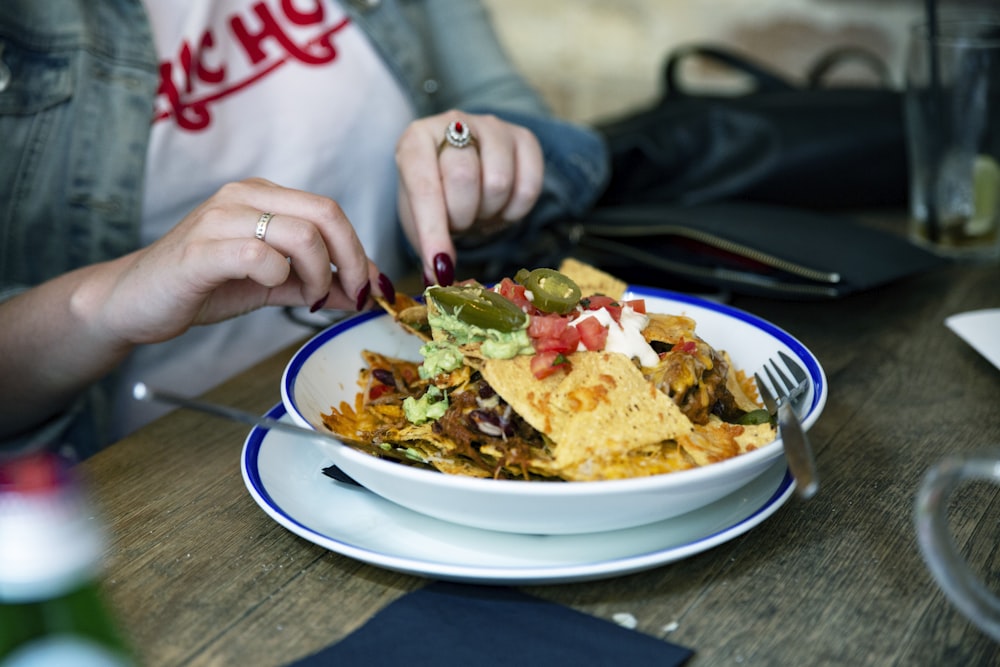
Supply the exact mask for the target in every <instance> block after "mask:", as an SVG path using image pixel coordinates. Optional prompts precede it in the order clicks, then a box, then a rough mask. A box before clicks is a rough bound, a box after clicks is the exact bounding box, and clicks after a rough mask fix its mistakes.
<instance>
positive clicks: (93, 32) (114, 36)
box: [0, 0, 608, 453]
mask: <svg viewBox="0 0 1000 667" xmlns="http://www.w3.org/2000/svg"><path fill="white" fill-rule="evenodd" d="M344 4H345V7H346V9H347V10H348V12H349V13H350V14H351V16H352V18H353V20H354V21H355V22H356V23H357V24H358V25H359V26H360V27H362V29H364V30H365V31H366V33H367V34H368V35H369V36H370V38H371V39H372V42H373V44H375V46H376V48H378V49H379V51H380V53H381V54H382V55H383V56H384V58H385V59H386V62H387V64H388V65H389V67H390V69H391V70H392V71H393V72H394V73H395V75H396V76H397V78H398V80H399V81H400V83H401V85H402V86H403V87H404V89H405V90H406V91H408V93H409V95H410V97H411V98H412V101H413V103H414V106H415V108H416V109H417V113H418V115H421V116H423V115H427V114H431V113H436V112H440V111H444V110H446V109H449V108H461V109H465V110H467V111H471V112H488V113H494V114H496V115H497V116H500V117H503V118H506V119H507V120H510V121H512V122H517V123H520V124H522V125H525V126H526V127H528V128H529V129H531V130H533V131H534V132H535V134H536V136H537V137H538V139H539V141H540V143H541V144H542V148H543V152H544V155H545V162H546V165H545V167H546V170H545V182H544V188H543V195H542V197H541V198H540V200H539V203H538V205H537V206H536V207H535V209H534V210H533V211H532V213H531V214H530V215H529V217H528V218H527V219H526V220H525V221H524V223H522V224H521V225H519V226H518V227H517V228H516V230H514V231H512V232H510V233H509V234H507V235H506V236H505V237H504V238H500V239H496V242H495V243H490V244H487V245H482V246H469V247H468V248H462V249H461V251H460V252H461V253H462V254H461V255H460V262H461V261H463V260H464V258H465V257H468V258H469V259H470V260H475V261H477V262H486V263H488V262H489V261H490V260H491V259H492V258H503V257H509V256H510V255H511V253H512V251H515V250H516V249H517V248H518V247H524V244H525V243H529V244H530V238H531V236H532V235H533V234H535V233H537V231H538V230H539V229H540V227H541V226H543V225H544V224H545V223H546V222H548V221H551V220H552V219H555V218H558V217H565V216H571V215H576V214H579V213H581V212H583V211H584V210H585V209H586V208H587V207H589V206H590V205H591V204H592V202H593V201H594V200H595V199H596V197H597V196H598V195H599V194H600V191H601V190H602V188H603V187H604V184H605V182H606V180H607V176H608V160H607V153H606V148H605V146H604V144H603V142H602V140H601V139H600V138H599V137H598V135H597V134H596V133H594V132H593V131H591V130H589V129H586V128H583V127H579V126H576V125H572V124H570V123H566V122H564V121H560V120H558V119H555V118H553V117H552V116H551V114H549V113H548V111H547V109H546V108H545V106H544V104H543V103H542V101H541V100H540V98H539V97H538V96H537V95H536V94H535V93H534V92H533V91H532V90H531V89H530V88H529V87H528V86H527V85H526V83H525V82H524V80H523V79H522V78H521V77H520V76H519V75H518V74H517V73H516V72H515V71H514V70H513V69H512V67H511V65H510V63H509V61H508V60H507V58H506V56H505V54H504V53H503V51H502V48H501V46H500V44H499V43H498V41H497V39H496V36H495V34H494V33H493V30H492V27H491V25H490V24H489V20H488V16H487V14H486V12H485V10H484V8H483V7H482V6H481V5H480V4H479V3H478V2H471V1H470V0H350V1H349V2H345V3H344ZM158 84H159V74H158V62H157V57H156V53H155V51H154V47H153V40H152V35H151V31H150V27H149V24H148V20H147V17H146V14H145V10H144V8H143V3H142V0H99V1H98V0H44V1H42V2H39V1H38V0H4V1H3V2H2V3H0V239H2V242H0V300H2V299H4V298H8V297H10V296H12V295H13V294H15V293H17V292H19V291H22V290H24V289H27V288H28V287H30V286H32V285H36V284H38V283H40V282H42V281H44V280H47V279H49V278H51V277H53V276H56V275H59V274H62V273H65V272H67V271H69V270H72V269H74V268H77V267H80V266H84V265H87V264H91V263H94V262H99V261H104V260H108V259H111V258H114V257H117V256H120V255H122V254H125V253H128V252H131V251H132V250H134V249H136V248H137V247H138V245H139V224H140V218H141V202H142V192H143V174H144V164H145V159H146V151H147V145H148V140H149V134H150V127H151V117H152V109H153V100H154V96H155V94H156V90H157V87H158ZM515 254H516V252H515ZM0 326H2V323H0ZM67 344H70V342H69V341H67ZM0 353H2V351H0ZM109 386H110V384H109V383H108V382H105V383H103V385H98V386H96V387H95V388H94V390H92V391H91V392H89V393H88V396H87V397H85V399H83V400H82V401H81V403H80V404H78V405H77V406H75V407H74V409H73V410H72V411H70V412H69V413H67V414H65V415H62V416H61V417H60V418H58V419H56V420H55V421H54V422H53V423H51V424H49V425H47V426H46V427H44V428H42V429H40V430H39V431H38V432H36V433H33V434H29V435H28V436H26V437H25V438H22V439H21V441H20V442H18V443H16V444H18V445H24V444H25V443H26V442H28V441H48V443H50V444H51V443H54V442H57V441H59V440H68V441H70V442H73V443H74V445H76V446H77V447H78V448H79V449H81V450H82V451H84V452H85V453H90V452H92V451H96V449H97V448H98V447H99V446H101V444H103V441H102V434H103V433H104V432H105V431H106V429H107V423H106V419H107V413H108V410H107V402H108V400H109V393H108V391H107V389H108V387H109ZM0 409H2V408H0ZM68 428H72V430H71V431H68V432H67V429H68ZM0 444H3V443H0ZM11 444H13V443H11Z"/></svg>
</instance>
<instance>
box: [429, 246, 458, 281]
mask: <svg viewBox="0 0 1000 667" xmlns="http://www.w3.org/2000/svg"><path fill="white" fill-rule="evenodd" d="M434 275H435V277H436V278H437V281H438V285H444V286H448V285H450V284H452V283H453V282H455V265H454V264H452V262H451V257H449V256H448V254H447V253H443V252H439V253H438V254H436V255H434Z"/></svg>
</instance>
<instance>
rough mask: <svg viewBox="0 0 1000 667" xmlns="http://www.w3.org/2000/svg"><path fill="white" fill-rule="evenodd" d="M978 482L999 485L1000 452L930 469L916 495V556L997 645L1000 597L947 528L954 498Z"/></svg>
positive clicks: (969, 456)
mask: <svg viewBox="0 0 1000 667" xmlns="http://www.w3.org/2000/svg"><path fill="white" fill-rule="evenodd" d="M976 481H985V482H992V483H993V484H998V485H1000V449H996V450H989V451H983V452H971V453H966V454H957V455H952V456H949V457H946V458H944V459H942V460H941V461H939V462H938V463H936V464H935V465H933V466H932V467H931V469H930V470H929V471H928V472H927V474H926V475H925V477H924V480H923V483H922V484H921V486H920V490H919V492H918V493H917V500H916V506H915V509H914V522H915V525H916V531H917V542H918V544H919V545H920V552H921V554H922V555H923V558H924V561H925V562H926V563H927V567H928V569H930V572H931V575H932V576H933V577H934V579H935V580H936V581H937V583H938V585H939V586H940V587H941V590H942V591H944V594H945V595H946V596H948V599H950V600H951V602H952V603H953V604H954V605H955V606H956V607H958V609H959V610H960V611H961V612H962V613H963V614H965V615H966V616H967V617H968V618H969V620H971V621H972V622H973V623H975V624H976V625H977V626H979V628H980V629H981V630H982V631H983V632H985V633H987V634H989V635H990V636H991V637H993V638H994V639H996V640H997V641H1000V598H998V597H997V596H996V594H994V593H993V592H991V591H990V590H989V589H988V588H987V587H986V586H985V584H984V583H983V582H982V580H981V579H980V578H979V576H977V575H976V573H975V572H974V571H973V570H972V568H971V567H970V566H969V564H968V563H967V562H966V560H965V559H964V558H963V557H962V554H961V553H960V551H959V549H958V547H957V545H956V544H955V540H954V538H953V537H952V534H951V528H950V526H949V524H948V505H949V502H950V500H951V498H952V496H953V494H954V493H955V491H956V490H957V489H958V488H959V487H960V486H962V485H964V484H968V483H971V482H976Z"/></svg>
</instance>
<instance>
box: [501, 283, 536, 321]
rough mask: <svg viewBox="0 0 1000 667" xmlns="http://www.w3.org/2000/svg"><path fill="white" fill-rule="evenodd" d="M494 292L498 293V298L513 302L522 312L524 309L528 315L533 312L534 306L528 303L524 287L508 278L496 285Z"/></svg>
mask: <svg viewBox="0 0 1000 667" xmlns="http://www.w3.org/2000/svg"><path fill="white" fill-rule="evenodd" d="M496 291H497V292H499V294H500V296H502V297H504V298H506V299H507V300H508V301H511V302H513V303H514V304H515V305H517V306H518V307H519V308H521V309H522V310H525V309H526V310H527V312H528V313H530V312H532V311H533V310H534V306H532V305H531V302H530V301H528V297H527V296H526V295H525V293H524V291H525V290H524V285H518V284H517V283H515V282H514V281H513V280H511V279H510V278H504V279H503V280H501V281H500V282H499V283H498V284H497V287H496Z"/></svg>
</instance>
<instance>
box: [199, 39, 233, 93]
mask: <svg viewBox="0 0 1000 667" xmlns="http://www.w3.org/2000/svg"><path fill="white" fill-rule="evenodd" d="M213 46H215V38H214V37H212V33H211V31H209V30H206V31H205V34H204V35H202V36H201V42H200V43H199V44H198V57H197V58H196V60H195V70H194V71H195V74H197V76H198V78H199V79H200V80H202V81H204V82H205V83H222V80H223V79H225V78H226V66H225V65H219V66H218V67H216V68H215V69H212V68H210V67H209V66H208V65H206V64H205V55H206V54H207V53H208V51H209V49H211V48H212V47H213Z"/></svg>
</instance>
